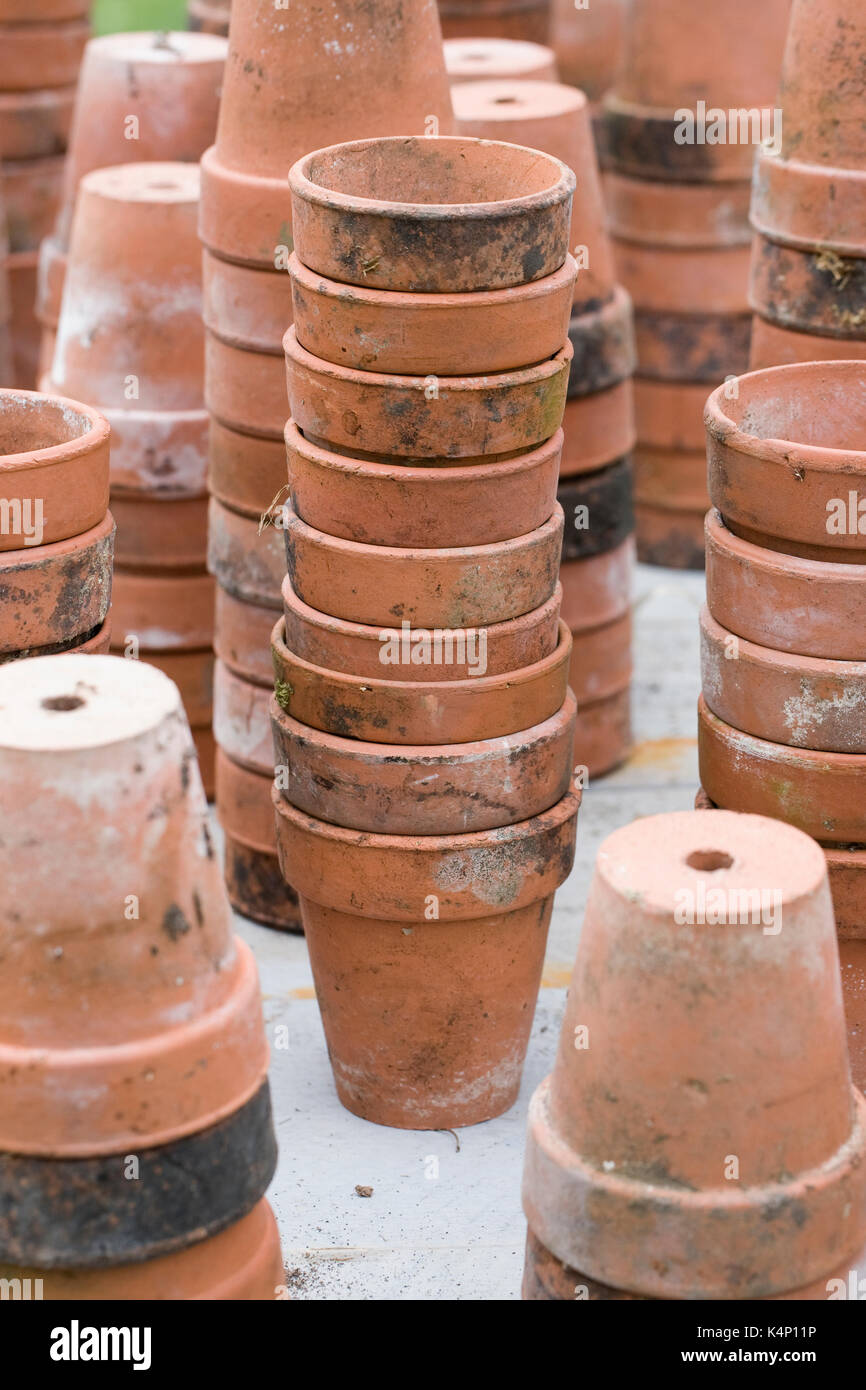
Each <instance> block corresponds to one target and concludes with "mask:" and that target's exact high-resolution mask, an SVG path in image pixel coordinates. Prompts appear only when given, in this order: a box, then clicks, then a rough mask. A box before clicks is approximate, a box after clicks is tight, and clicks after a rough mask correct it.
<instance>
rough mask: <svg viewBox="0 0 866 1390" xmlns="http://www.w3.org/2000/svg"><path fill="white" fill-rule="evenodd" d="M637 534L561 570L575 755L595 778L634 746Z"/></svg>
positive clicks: (573, 561) (565, 564)
mask: <svg viewBox="0 0 866 1390" xmlns="http://www.w3.org/2000/svg"><path fill="white" fill-rule="evenodd" d="M633 570H634V540H633V538H632V537H628V538H627V539H626V540H624V541H622V542H620V544H619V545H618V546H617V547H616V548H615V549H611V550H606V551H604V552H602V553H600V554H596V555H591V556H588V557H585V558H583V559H579V560H567V561H565V562H564V563H563V566H562V569H561V571H560V577H561V581H562V590H563V606H562V620H563V622H565V623H566V624H567V625H568V627H569V629H570V631H571V634H572V655H571V661H570V666H569V686H570V687H571V688H572V689H573V691H574V693H575V696H576V697H577V709H578V717H577V728H576V730H575V738H574V758H575V763H576V764H577V765H578V766H583V767H585V768H586V769H587V772H588V774H589V777H590V779H593V778H595V777H600V776H602V775H603V774H604V773H606V772H610V771H611V769H612V768H614V767H617V766H618V765H619V764H620V763H621V762H622V761H623V760H624V759H625V758H626V756H627V755H628V751H629V749H630V747H631V742H632V733H631V673H632V661H631V613H630V608H631V589H632V581H633Z"/></svg>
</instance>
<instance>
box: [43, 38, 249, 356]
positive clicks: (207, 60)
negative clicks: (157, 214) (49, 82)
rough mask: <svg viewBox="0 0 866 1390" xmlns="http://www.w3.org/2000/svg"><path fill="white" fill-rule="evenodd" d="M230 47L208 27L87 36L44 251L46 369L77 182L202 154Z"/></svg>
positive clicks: (211, 133) (212, 124)
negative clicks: (94, 173)
mask: <svg viewBox="0 0 866 1390" xmlns="http://www.w3.org/2000/svg"><path fill="white" fill-rule="evenodd" d="M227 52H228V45H227V44H226V42H225V40H224V39H220V38H214V37H209V36H207V35H203V34H186V33H180V34H177V33H141V34H109V35H107V36H106V37H104V38H98V39H91V41H90V43H88V45H87V47H86V49H85V51H84V60H83V62H82V65H81V76H80V79H79V85H78V93H77V96H76V99H75V112H74V116H73V120H72V134H71V136H70V140H69V155H68V157H67V160H66V172H65V175H64V181H63V200H62V203H61V206H60V211H59V213H58V216H57V220H56V223H55V224H54V226H53V228H52V231H51V235H50V236H48V237H46V239H45V240H44V241H43V242H42V246H41V248H40V252H39V293H38V300H37V309H38V313H39V319H40V322H41V324H42V367H43V370H45V371H47V370H48V369H49V368H50V366H51V359H52V356H53V354H54V338H55V335H56V332H57V321H58V319H59V317H60V301H61V299H62V296H63V281H64V278H65V275H66V260H67V257H68V254H69V237H70V233H71V231H72V215H73V213H74V211H75V198H76V195H77V192H78V185H79V183H80V182H81V180H82V179H83V177H84V175H85V174H89V173H90V171H91V170H92V169H105V168H108V167H109V166H110V165H115V164H137V163H139V161H141V162H143V163H145V162H147V163H152V162H161V161H163V160H181V161H184V162H186V161H191V162H193V163H195V162H197V161H198V160H199V159H200V158H201V156H202V155H203V154H204V151H205V150H206V149H207V147H208V145H210V144H211V142H212V141H213V137H214V131H215V130H216V123H217V111H218V109H219V95H220V88H221V86H222V75H223V68H224V65H225V58H226V54H227Z"/></svg>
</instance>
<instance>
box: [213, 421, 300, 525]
mask: <svg viewBox="0 0 866 1390" xmlns="http://www.w3.org/2000/svg"><path fill="white" fill-rule="evenodd" d="M287 477H288V474H287V471H286V448H285V444H284V443H282V441H279V440H276V439H258V438H256V437H255V436H253V435H249V434H239V433H238V432H237V431H236V430H230V429H228V428H227V427H226V426H225V425H221V424H220V422H219V420H215V419H213V418H211V422H210V438H209V467H208V483H209V486H210V490H211V492H212V494H213V495H214V497H217V498H219V500H220V502H222V503H224V505H225V506H227V507H231V508H233V509H234V510H235V511H241V512H248V513H250V514H254V513H256V512H258V513H259V514H261V513H262V512H265V511H267V510H268V508H269V507H270V504H271V503H272V502H273V500H274V498H275V497H277V496H278V495H279V496H280V498H282V497H284V496H285V488H286V485H287Z"/></svg>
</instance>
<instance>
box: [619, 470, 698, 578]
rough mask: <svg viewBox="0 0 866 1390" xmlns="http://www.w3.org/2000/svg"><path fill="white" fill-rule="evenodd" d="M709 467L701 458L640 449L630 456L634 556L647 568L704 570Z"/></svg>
mask: <svg viewBox="0 0 866 1390" xmlns="http://www.w3.org/2000/svg"><path fill="white" fill-rule="evenodd" d="M706 473H707V462H706V456H705V455H704V454H703V453H697V452H695V453H689V452H686V451H679V450H674V449H644V448H639V449H637V450H636V452H635V456H634V497H635V520H636V524H637V540H638V556H639V558H640V559H641V560H643V561H644V562H645V563H646V564H651V565H667V566H669V567H671V568H673V569H703V567H704V517H705V514H706V507H707V500H708V499H707V483H706Z"/></svg>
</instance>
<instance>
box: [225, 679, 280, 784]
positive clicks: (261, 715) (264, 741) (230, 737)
mask: <svg viewBox="0 0 866 1390" xmlns="http://www.w3.org/2000/svg"><path fill="white" fill-rule="evenodd" d="M271 697H272V690H271V687H270V686H269V685H264V686H262V685H253V684H252V683H251V682H250V681H246V680H244V679H243V678H242V677H241V676H238V675H236V674H235V672H234V671H231V670H230V669H229V667H228V666H224V665H223V664H222V662H217V665H216V671H215V676H214V734H215V736H216V740H217V743H218V744H219V746H220V750H221V751H222V752H223V753H224V754H225V755H226V757H228V758H231V760H232V762H234V763H240V765H241V767H246V768H249V770H250V771H251V772H260V773H262V774H263V775H265V776H268V777H272V776H273V771H274V740H273V735H272V734H271V719H270V712H269V707H270V702H271Z"/></svg>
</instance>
